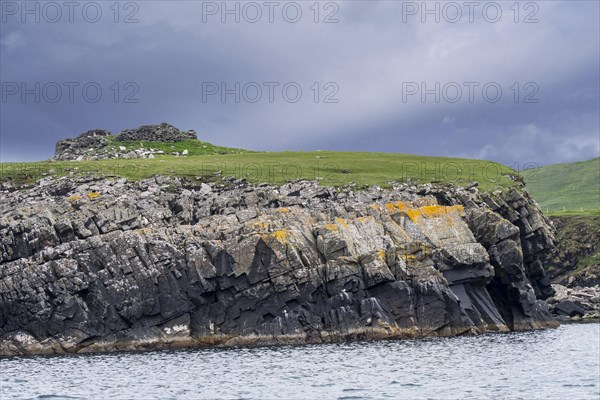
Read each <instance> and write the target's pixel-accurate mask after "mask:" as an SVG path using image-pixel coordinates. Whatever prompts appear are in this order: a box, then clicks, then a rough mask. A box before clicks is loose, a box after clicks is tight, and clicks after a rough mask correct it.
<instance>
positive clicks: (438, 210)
mask: <svg viewBox="0 0 600 400" xmlns="http://www.w3.org/2000/svg"><path fill="white" fill-rule="evenodd" d="M405 211H406V214H407V215H408V217H409V218H410V219H411V220H412V221H413V222H415V223H417V222H419V221H420V220H421V219H423V218H437V217H447V216H448V215H449V214H453V213H460V212H463V211H464V208H463V206H461V205H457V206H437V205H435V206H424V207H419V208H411V209H407V210H405Z"/></svg>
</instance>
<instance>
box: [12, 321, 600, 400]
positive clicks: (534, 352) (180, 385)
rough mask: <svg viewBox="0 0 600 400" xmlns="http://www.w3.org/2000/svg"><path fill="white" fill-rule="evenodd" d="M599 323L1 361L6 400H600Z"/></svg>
mask: <svg viewBox="0 0 600 400" xmlns="http://www.w3.org/2000/svg"><path fill="white" fill-rule="evenodd" d="M599 337H600V325H598V324H585V325H583V324H582V325H565V326H562V327H560V328H558V329H556V330H547V331H535V332H526V333H508V334H495V335H493V334H491V335H481V336H465V337H454V338H440V339H427V340H405V341H384V342H370V343H350V344H348V343H343V344H328V345H309V346H300V347H290V346H286V347H263V348H251V349H243V348H242V349H200V350H192V351H163V352H150V353H138V354H135V353H122V354H92V355H78V356H61V357H25V358H10V359H2V360H0V398H1V399H2V400H6V399H31V398H34V399H102V400H104V399H109V400H118V399H144V400H146V399H199V398H227V399H230V398H243V399H264V398H284V399H306V398H338V399H398V398H403V399H406V398H409V399H426V398H429V399H458V398H468V399H481V398H490V397H495V398H527V399H558V398H568V399H578V400H579V399H593V400H598V398H599V396H600V386H599V380H600V349H599V347H600V343H599Z"/></svg>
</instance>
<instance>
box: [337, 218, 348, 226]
mask: <svg viewBox="0 0 600 400" xmlns="http://www.w3.org/2000/svg"><path fill="white" fill-rule="evenodd" d="M335 220H336V222H337V223H338V224H340V225H341V226H343V227H344V228H348V224H347V223H346V221H345V220H344V219H343V218H336V219H335Z"/></svg>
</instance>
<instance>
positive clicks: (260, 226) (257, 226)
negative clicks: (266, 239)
mask: <svg viewBox="0 0 600 400" xmlns="http://www.w3.org/2000/svg"><path fill="white" fill-rule="evenodd" d="M269 226H270V225H269V224H268V223H266V222H255V223H254V224H252V228H253V229H254V230H257V231H268V230H269Z"/></svg>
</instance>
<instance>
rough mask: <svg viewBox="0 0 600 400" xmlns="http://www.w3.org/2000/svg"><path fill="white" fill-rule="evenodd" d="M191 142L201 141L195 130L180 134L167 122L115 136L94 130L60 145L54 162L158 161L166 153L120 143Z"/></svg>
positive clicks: (141, 127) (107, 132) (126, 131)
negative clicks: (141, 159)
mask: <svg viewBox="0 0 600 400" xmlns="http://www.w3.org/2000/svg"><path fill="white" fill-rule="evenodd" d="M187 139H196V140H197V139H198V137H197V136H196V132H195V131H193V130H189V131H185V132H184V131H180V130H179V129H177V128H175V127H174V126H172V125H169V124H167V123H164V122H163V123H161V124H159V125H142V126H140V127H139V128H137V129H126V130H124V131H121V132H120V133H118V134H117V135H114V136H113V135H112V134H111V132H109V131H107V130H103V129H94V130H91V131H87V132H84V133H82V134H81V135H79V136H77V137H75V138H70V139H64V140H60V141H59V142H57V143H56V148H55V155H54V157H53V160H55V161H88V160H89V161H92V160H105V159H114V158H124V159H131V158H154V157H155V156H156V155H158V154H164V151H162V150H156V149H151V148H150V149H149V148H144V147H143V146H141V145H140V148H138V149H134V150H129V151H128V150H127V149H126V147H125V146H122V145H119V142H125V141H128V142H131V141H134V142H137V141H140V142H141V141H151V142H165V143H174V142H179V141H182V140H187ZM177 155H179V154H177ZM182 155H185V154H182Z"/></svg>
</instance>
